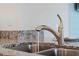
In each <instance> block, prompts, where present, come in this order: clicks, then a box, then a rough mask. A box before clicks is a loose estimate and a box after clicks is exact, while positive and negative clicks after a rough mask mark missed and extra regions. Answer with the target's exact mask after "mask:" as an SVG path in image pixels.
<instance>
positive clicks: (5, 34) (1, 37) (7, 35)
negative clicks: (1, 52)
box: [0, 30, 44, 44]
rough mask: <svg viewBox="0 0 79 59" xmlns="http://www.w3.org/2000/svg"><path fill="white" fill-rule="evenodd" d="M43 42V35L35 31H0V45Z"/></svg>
mask: <svg viewBox="0 0 79 59" xmlns="http://www.w3.org/2000/svg"><path fill="white" fill-rule="evenodd" d="M38 38H39V39H40V41H43V40H44V33H43V31H40V33H39V35H38V32H37V31H35V30H22V31H0V44H6V43H22V42H37V40H38Z"/></svg>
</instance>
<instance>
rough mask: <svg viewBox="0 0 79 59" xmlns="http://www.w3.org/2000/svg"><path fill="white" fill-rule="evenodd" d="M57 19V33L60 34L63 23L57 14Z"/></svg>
mask: <svg viewBox="0 0 79 59" xmlns="http://www.w3.org/2000/svg"><path fill="white" fill-rule="evenodd" d="M57 16H58V18H59V22H58V32H59V33H62V29H63V23H62V19H61V17H60V15H59V14H57Z"/></svg>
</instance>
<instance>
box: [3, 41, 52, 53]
mask: <svg viewBox="0 0 79 59" xmlns="http://www.w3.org/2000/svg"><path fill="white" fill-rule="evenodd" d="M51 46H52V44H49V43H40V44H39V52H40V51H43V50H47V49H50V48H51ZM2 47H3V48H8V49H13V50H18V51H24V52H29V53H36V52H38V44H37V43H31V42H29V43H19V44H8V45H3V46H2Z"/></svg>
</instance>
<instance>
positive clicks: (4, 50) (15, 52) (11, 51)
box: [0, 47, 41, 56]
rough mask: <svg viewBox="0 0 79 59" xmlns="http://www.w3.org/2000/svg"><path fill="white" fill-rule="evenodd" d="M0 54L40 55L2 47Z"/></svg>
mask: <svg viewBox="0 0 79 59" xmlns="http://www.w3.org/2000/svg"><path fill="white" fill-rule="evenodd" d="M0 55H1V56H2V55H3V56H41V55H39V54H36V53H28V52H23V51H16V50H12V49H7V48H2V47H0Z"/></svg>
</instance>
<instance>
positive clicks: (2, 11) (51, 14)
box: [0, 3, 69, 37]
mask: <svg viewBox="0 0 79 59" xmlns="http://www.w3.org/2000/svg"><path fill="white" fill-rule="evenodd" d="M57 14H60V16H61V17H62V20H63V24H64V36H68V35H69V32H68V4H53V3H52V4H0V30H27V29H34V27H36V26H38V25H42V24H45V25H47V26H50V27H51V28H52V29H54V30H55V31H57V21H58V20H57V19H58V18H57ZM46 37H52V36H51V35H49V34H47V35H46Z"/></svg>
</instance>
